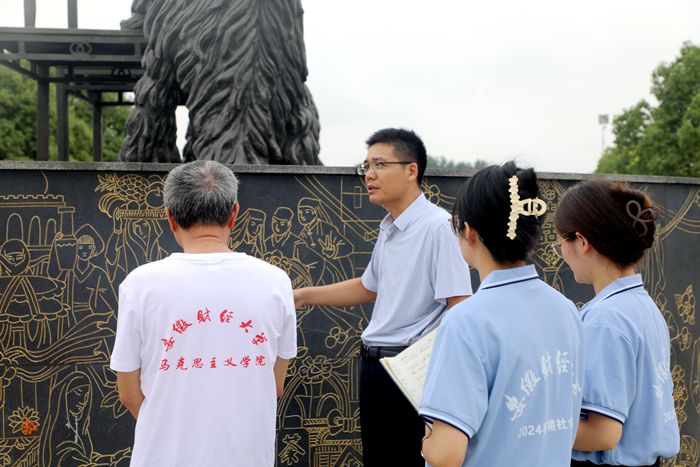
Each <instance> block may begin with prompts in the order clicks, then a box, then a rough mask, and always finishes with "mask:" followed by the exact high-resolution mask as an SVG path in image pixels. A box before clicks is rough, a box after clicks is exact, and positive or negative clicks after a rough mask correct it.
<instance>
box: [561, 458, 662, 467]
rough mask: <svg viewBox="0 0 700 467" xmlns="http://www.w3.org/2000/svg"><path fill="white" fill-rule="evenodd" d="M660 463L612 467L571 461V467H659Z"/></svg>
mask: <svg viewBox="0 0 700 467" xmlns="http://www.w3.org/2000/svg"><path fill="white" fill-rule="evenodd" d="M659 465H661V464H659V461H658V460H657V461H656V462H654V463H653V464H650V465H648V466H646V465H640V466H625V465H617V466H610V464H594V463H593V462H590V461H575V460H573V459H572V460H571V467H608V466H610V467H659Z"/></svg>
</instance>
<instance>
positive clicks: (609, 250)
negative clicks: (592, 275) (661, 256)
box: [554, 180, 657, 267]
mask: <svg viewBox="0 0 700 467" xmlns="http://www.w3.org/2000/svg"><path fill="white" fill-rule="evenodd" d="M656 210H657V209H656V207H655V206H654V204H653V201H652V200H651V199H650V198H649V197H648V196H647V195H645V194H644V193H642V192H641V191H639V190H635V189H633V188H630V187H629V186H628V185H626V184H623V183H617V182H611V181H607V180H587V181H584V182H581V183H579V184H577V185H574V186H573V187H571V188H569V190H567V192H566V193H564V196H563V197H562V198H561V200H560V201H559V206H558V207H557V211H556V212H555V214H554V226H555V228H556V229H557V232H558V233H559V235H560V236H561V237H563V238H564V239H566V240H573V239H574V238H576V232H579V233H580V234H581V235H583V236H584V237H586V239H588V241H589V242H590V243H591V245H592V246H593V248H595V249H596V251H598V253H600V254H601V255H603V256H605V257H606V258H608V259H610V260H612V261H613V262H614V263H615V264H617V265H618V266H620V267H627V266H632V265H634V264H636V263H637V262H638V261H639V260H640V259H641V258H642V256H643V255H644V251H645V250H646V249H647V248H650V247H651V246H652V244H653V243H654V233H655V232H656V223H655V219H656Z"/></svg>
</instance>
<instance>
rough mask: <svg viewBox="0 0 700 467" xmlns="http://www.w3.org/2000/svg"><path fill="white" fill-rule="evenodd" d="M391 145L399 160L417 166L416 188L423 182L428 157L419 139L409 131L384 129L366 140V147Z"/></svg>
mask: <svg viewBox="0 0 700 467" xmlns="http://www.w3.org/2000/svg"><path fill="white" fill-rule="evenodd" d="M380 143H384V144H391V145H392V146H394V151H396V154H397V155H398V156H399V159H401V160H409V161H411V162H415V163H417V164H418V178H417V179H416V181H417V182H418V186H420V184H421V182H422V181H423V174H424V173H425V166H426V165H427V164H428V155H427V154H426V151H425V145H424V144H423V141H422V140H421V139H420V137H419V136H418V135H417V134H416V133H415V132H413V131H411V130H405V129H403V128H385V129H383V130H379V131H377V132H375V133H374V134H373V135H372V136H370V137H369V138H368V139H367V147H370V146H372V145H374V144H380Z"/></svg>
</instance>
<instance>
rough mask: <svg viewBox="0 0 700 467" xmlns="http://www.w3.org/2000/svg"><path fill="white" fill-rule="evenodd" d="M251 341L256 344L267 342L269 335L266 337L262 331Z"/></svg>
mask: <svg viewBox="0 0 700 467" xmlns="http://www.w3.org/2000/svg"><path fill="white" fill-rule="evenodd" d="M251 342H252V343H253V344H255V345H258V344H262V343H263V342H267V337H265V333H264V332H261V333H260V334H258V335H257V336H255V337H254V338H253V340H252V341H251Z"/></svg>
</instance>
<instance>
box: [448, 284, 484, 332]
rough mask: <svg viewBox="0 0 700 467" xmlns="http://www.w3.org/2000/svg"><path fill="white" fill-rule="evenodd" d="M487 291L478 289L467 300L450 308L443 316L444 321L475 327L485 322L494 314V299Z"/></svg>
mask: <svg viewBox="0 0 700 467" xmlns="http://www.w3.org/2000/svg"><path fill="white" fill-rule="evenodd" d="M485 292H486V291H477V292H476V293H475V294H474V295H472V296H470V297H469V298H467V299H466V300H463V301H461V302H459V303H458V304H457V305H455V306H453V307H452V308H450V309H449V310H448V311H447V312H446V313H445V317H444V318H443V322H452V324H453V325H458V326H466V327H468V328H473V327H474V326H475V325H476V324H477V323H484V322H485V321H487V320H489V319H490V318H491V316H492V313H491V308H492V306H493V301H492V300H491V298H490V297H489V294H488V293H485Z"/></svg>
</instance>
